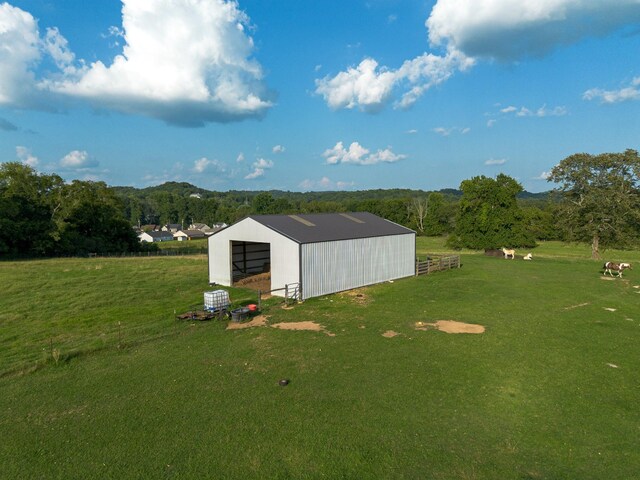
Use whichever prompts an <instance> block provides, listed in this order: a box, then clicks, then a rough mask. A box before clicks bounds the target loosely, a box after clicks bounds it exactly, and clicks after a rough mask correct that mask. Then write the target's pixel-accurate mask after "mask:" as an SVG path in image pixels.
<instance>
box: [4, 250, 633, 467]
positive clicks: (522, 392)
mask: <svg viewBox="0 0 640 480" xmlns="http://www.w3.org/2000/svg"><path fill="white" fill-rule="evenodd" d="M585 248H586V250H585ZM418 252H419V253H421V252H422V253H445V252H446V248H445V247H444V246H443V245H442V242H441V240H438V239H419V240H418ZM518 253H520V252H518ZM522 253H525V252H522ZM532 253H533V255H534V261H532V262H524V261H522V260H514V261H510V260H503V259H498V258H490V257H485V256H484V255H481V254H477V253H472V252H462V263H463V266H462V268H460V269H457V270H453V271H449V272H439V273H435V274H431V275H428V276H422V277H417V278H408V279H403V280H398V281H395V282H393V283H385V284H381V285H376V286H372V287H369V288H366V289H362V290H361V292H360V293H361V295H362V296H360V297H358V296H354V295H350V294H346V293H345V294H336V295H330V296H326V297H321V298H316V299H311V300H308V301H306V302H304V303H302V304H299V305H296V306H295V307H294V308H293V309H282V308H280V307H279V306H278V305H277V303H276V302H275V301H274V302H272V303H271V305H270V306H268V308H267V309H266V311H265V313H266V314H267V315H268V317H269V324H275V323H277V322H299V321H313V322H317V323H319V324H321V325H323V326H324V327H325V331H324V332H313V331H286V330H279V329H276V328H271V327H269V326H265V327H256V328H252V329H246V330H234V331H231V330H226V329H225V328H226V322H220V321H212V322H203V323H190V322H182V323H177V322H175V321H174V320H173V312H174V310H175V309H181V308H186V307H187V306H188V305H189V304H190V303H193V302H198V301H201V297H202V292H203V291H204V290H207V289H209V287H208V286H207V283H206V282H207V279H206V275H207V273H206V256H194V257H178V258H149V259H146V258H142V259H135V258H134V259H79V260H49V261H33V262H7V263H0V279H1V280H3V284H4V285H5V290H7V289H9V292H8V293H9V295H3V298H8V302H9V304H8V305H7V306H6V307H5V308H4V309H3V311H2V313H0V326H1V327H2V330H1V331H0V365H2V370H3V371H5V372H8V371H15V367H16V365H18V364H20V362H27V363H30V362H32V361H39V362H40V363H39V365H41V368H38V369H37V370H35V371H33V372H28V373H24V374H21V375H16V374H15V373H14V374H10V375H5V376H4V377H3V378H0V391H1V392H2V395H0V411H1V412H3V413H2V416H1V417H0V435H1V438H3V439H5V441H4V442H0V465H2V471H3V473H2V476H3V477H5V478H46V479H55V478H60V479H63V478H64V479H69V478H82V479H90V478H96V479H103V478H113V479H126V478H136V479H137V478H150V479H157V478H181V479H182V478H188V479H200V478H216V479H218V478H230V479H235V478H242V479H244V478H249V479H251V478H255V479H264V478H270V479H271V478H282V479H287V478H348V479H350V478H354V479H368V478H371V479H382V478H385V479H386V478H408V479H413V478H417V479H458V478H462V479H601V478H607V479H629V478H635V477H637V472H638V471H640V452H639V451H638V449H637V445H638V444H639V443H640V429H639V428H638V425H640V411H639V410H638V404H639V401H640V391H639V390H638V374H637V372H638V370H639V369H640V355H638V352H637V345H638V341H639V340H640V306H639V300H640V296H638V292H640V289H638V288H635V287H636V286H638V285H640V279H639V278H638V273H637V272H636V271H635V270H631V271H630V272H628V273H627V272H625V276H624V277H623V278H622V279H617V278H616V279H613V280H603V279H602V278H601V274H600V273H601V270H600V263H601V262H599V261H592V260H590V259H589V258H588V255H589V251H588V247H580V246H569V247H565V246H563V245H561V244H554V243H545V244H541V245H540V246H539V247H537V248H536V249H533V250H532ZM609 253H612V254H615V255H616V257H615V258H616V259H620V260H622V259H624V260H628V261H631V262H634V261H637V259H638V255H637V254H635V252H609ZM617 255H621V256H620V257H618V256H617ZM231 297H232V300H234V301H235V302H239V303H242V302H247V301H250V300H251V294H250V293H249V292H247V291H239V290H231ZM3 303H6V302H4V301H3ZM437 320H456V321H460V322H467V323H473V324H480V325H483V326H484V327H485V328H486V330H485V332H484V333H483V334H479V335H471V334H447V333H444V332H439V331H436V330H428V331H420V330H416V329H415V324H416V322H425V323H427V322H435V321H437ZM118 323H119V326H118ZM390 330H392V331H394V332H396V333H397V334H398V335H397V336H395V337H391V338H387V337H385V336H383V333H385V332H387V331H390ZM118 332H119V334H120V338H118ZM123 332H125V333H123ZM102 333H105V335H107V336H108V337H109V338H110V340H108V341H107V340H106V341H104V342H103V344H102V345H100V343H99V342H98V343H96V341H95V340H92V341H87V340H86V339H94V338H100V336H101V335H102ZM138 334H139V335H138ZM52 337H53V343H54V345H55V348H59V349H60V352H61V355H62V357H63V358H62V360H59V361H58V363H57V364H56V363H55V362H54V361H53V360H51V358H50V355H49V354H48V353H47V352H48V350H50V342H51V338H52ZM136 338H139V339H141V340H143V341H135V339H136ZM66 342H68V343H66ZM118 347H120V348H118ZM74 348H75V349H76V351H77V352H85V353H90V354H86V355H85V354H76V355H68V356H66V357H65V356H64V355H65V351H66V350H67V349H69V350H73V349H74ZM45 360H46V363H45ZM12 368H13V369H14V370H12ZM281 378H288V379H290V381H291V382H290V384H289V385H288V386H286V387H281V386H279V385H278V380H279V379H281ZM9 439H10V441H9Z"/></svg>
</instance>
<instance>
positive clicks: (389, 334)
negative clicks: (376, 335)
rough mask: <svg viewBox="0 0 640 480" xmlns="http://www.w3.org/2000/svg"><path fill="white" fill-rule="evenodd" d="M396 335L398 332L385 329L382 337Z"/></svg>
mask: <svg viewBox="0 0 640 480" xmlns="http://www.w3.org/2000/svg"><path fill="white" fill-rule="evenodd" d="M398 335H400V334H399V333H398V332H394V331H393V330H387V331H386V332H384V333H383V334H382V336H383V337H384V338H393V337H397V336H398Z"/></svg>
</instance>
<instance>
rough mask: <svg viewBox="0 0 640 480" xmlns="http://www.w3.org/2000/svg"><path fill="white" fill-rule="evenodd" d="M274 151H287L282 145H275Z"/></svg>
mask: <svg viewBox="0 0 640 480" xmlns="http://www.w3.org/2000/svg"><path fill="white" fill-rule="evenodd" d="M272 151H273V153H283V152H284V151H285V148H284V147H283V146H282V145H276V146H275V147H273V149H272Z"/></svg>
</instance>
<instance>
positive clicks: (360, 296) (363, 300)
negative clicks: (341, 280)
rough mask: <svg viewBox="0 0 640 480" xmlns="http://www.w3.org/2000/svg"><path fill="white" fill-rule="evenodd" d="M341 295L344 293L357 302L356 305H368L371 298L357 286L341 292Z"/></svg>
mask: <svg viewBox="0 0 640 480" xmlns="http://www.w3.org/2000/svg"><path fill="white" fill-rule="evenodd" d="M342 295H346V296H347V297H349V298H351V299H352V300H353V302H354V303H357V304H358V305H368V304H369V303H370V302H371V299H370V298H369V297H368V296H367V294H366V293H364V292H363V291H362V290H361V289H359V288H356V289H355V290H347V291H346V292H342Z"/></svg>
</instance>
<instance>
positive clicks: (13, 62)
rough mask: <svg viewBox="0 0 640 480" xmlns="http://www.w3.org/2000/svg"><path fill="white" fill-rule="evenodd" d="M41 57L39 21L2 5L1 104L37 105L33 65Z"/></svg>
mask: <svg viewBox="0 0 640 480" xmlns="http://www.w3.org/2000/svg"><path fill="white" fill-rule="evenodd" d="M40 58H41V54H40V37H39V35H38V24H37V22H36V20H35V19H34V18H33V17H32V16H31V15H30V14H29V13H27V12H25V11H23V10H21V9H19V8H17V7H13V6H11V5H9V4H8V3H0V105H13V106H17V107H29V106H33V105H34V104H35V103H37V101H36V99H35V91H34V90H35V76H34V74H33V72H32V71H31V66H32V65H33V64H35V63H38V62H39V61H40Z"/></svg>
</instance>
